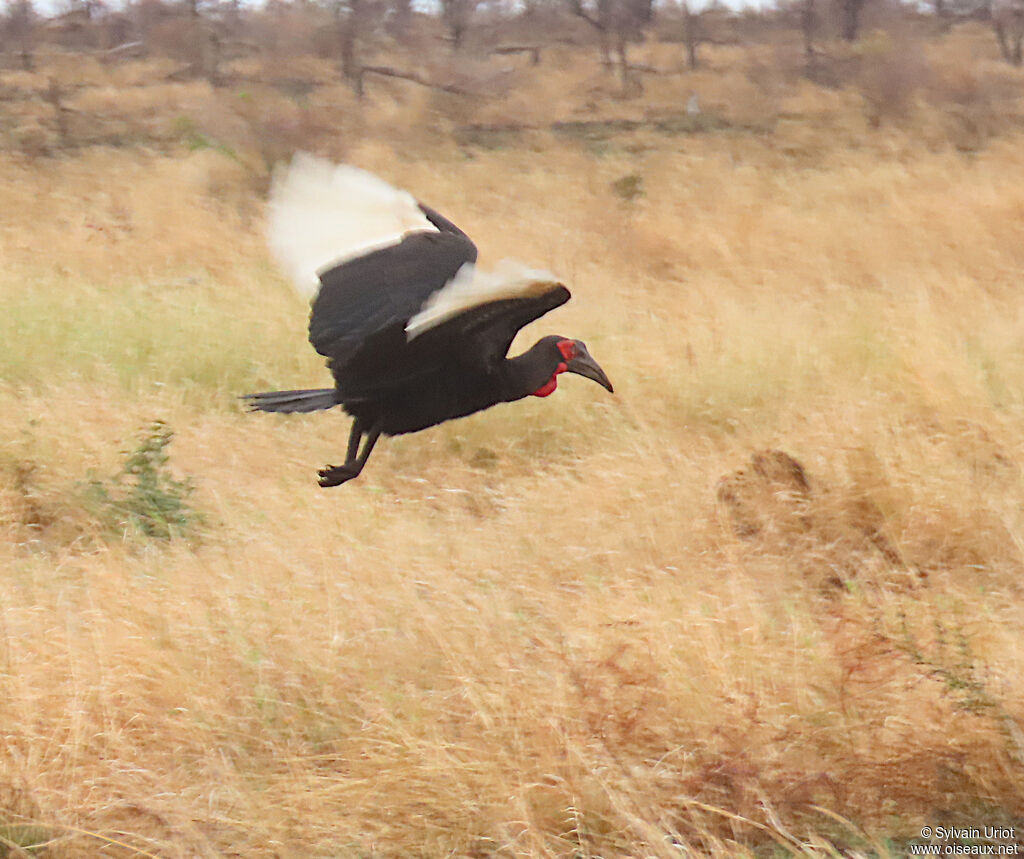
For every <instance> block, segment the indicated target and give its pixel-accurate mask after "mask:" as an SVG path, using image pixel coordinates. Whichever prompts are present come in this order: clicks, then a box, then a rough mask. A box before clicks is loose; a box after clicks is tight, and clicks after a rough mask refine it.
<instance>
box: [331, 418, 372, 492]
mask: <svg viewBox="0 0 1024 859" xmlns="http://www.w3.org/2000/svg"><path fill="white" fill-rule="evenodd" d="M364 426H365V424H364V423H363V422H362V421H360V420H359V419H358V418H357V419H356V420H355V421H354V422H353V423H352V432H351V433H349V437H348V452H347V453H346V454H345V464H344V465H328V466H327V467H326V468H322V469H320V485H321V486H324V487H327V486H340V485H341V484H342V483H345V482H346V481H348V480H351V479H352V478H353V477H358V476H359V472H361V471H362V470H363V466H364V465H366V460H368V459H369V458H370V452H371V451H372V450H373V446H374V445H375V444H376V443H377V439H378V438H380V424H379V423H375V424H374V425H373V426H372V427H370V429H369V430H365V429H364ZM364 435H365V436H366V441H365V442H364V444H363V452H362V453H361V454H360V453H359V443H360V442H361V441H362V439H363V436H364Z"/></svg>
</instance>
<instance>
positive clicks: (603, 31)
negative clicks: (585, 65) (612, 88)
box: [565, 0, 654, 84]
mask: <svg viewBox="0 0 1024 859" xmlns="http://www.w3.org/2000/svg"><path fill="white" fill-rule="evenodd" d="M565 2H566V4H567V5H568V8H569V11H570V12H572V14H574V15H576V16H577V17H578V18H582V19H583V20H584V21H586V22H587V23H588V24H590V26H591V27H593V28H594V30H595V31H596V32H597V34H598V45H599V47H600V50H601V62H602V63H604V65H605V66H606V67H607V68H611V67H612V66H613V64H617V65H618V67H619V73H620V75H621V77H622V82H623V84H625V83H626V82H627V80H628V77H629V60H628V56H627V51H628V47H629V43H630V42H631V41H636V40H639V39H640V38H642V37H643V31H644V28H645V27H647V26H648V25H649V24H650V23H651V20H652V19H653V17H654V4H653V2H652V0H565ZM613 55H614V63H613Z"/></svg>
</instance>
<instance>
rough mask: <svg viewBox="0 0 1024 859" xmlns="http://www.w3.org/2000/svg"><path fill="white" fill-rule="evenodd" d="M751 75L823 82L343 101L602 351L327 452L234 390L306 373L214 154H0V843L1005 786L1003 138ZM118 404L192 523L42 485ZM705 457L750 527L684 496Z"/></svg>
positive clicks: (911, 829)
mask: <svg viewBox="0 0 1024 859" xmlns="http://www.w3.org/2000/svg"><path fill="white" fill-rule="evenodd" d="M421 96H422V101H419V100H418V99H420V98H421ZM651 98H652V99H654V96H651ZM787 98H798V99H801V100H802V103H803V104H804V106H805V108H806V110H807V111H808V113H810V112H812V111H813V110H819V111H821V112H823V113H824V112H827V113H829V115H830V116H832V117H833V118H834V123H833V124H831V125H829V126H828V127H824V126H823V125H821V124H816V122H814V121H811V120H807V121H806V122H804V123H803V124H801V123H795V124H791V125H788V126H780V127H779V128H778V129H777V130H776V132H775V133H773V134H764V135H756V136H754V135H750V134H747V133H740V132H737V133H724V134H715V135H686V136H681V137H671V136H666V135H663V134H658V133H656V132H652V131H648V130H640V131H638V132H636V133H635V134H632V135H629V136H628V138H621V139H614V140H612V141H610V142H607V143H605V144H602V146H601V148H600V150H599V151H595V149H594V147H592V146H590V145H588V144H587V145H581V144H579V143H577V142H574V141H572V140H565V139H559V138H557V137H556V136H552V135H549V134H546V133H536V134H534V135H531V136H528V137H524V138H523V139H522V140H521V141H520V143H521V144H522V145H521V146H516V147H510V148H504V149H499V150H493V151H489V150H482V149H473V150H471V151H469V154H470V155H471V157H467V150H466V149H465V148H463V147H455V146H452V145H450V144H447V143H445V142H444V141H443V139H442V136H441V135H438V136H437V137H431V138H429V140H428V141H427V143H426V144H425V146H426V147H427V150H426V152H425V154H421V155H416V154H415V151H414V150H413V149H412V148H410V147H411V140H412V133H413V131H414V129H415V128H416V123H417V122H418V123H419V124H420V125H419V127H420V128H422V127H423V124H424V122H426V119H425V117H428V118H429V117H430V116H431V115H430V114H423V113H422V112H423V111H427V110H429V109H431V107H433V109H435V110H436V109H439V106H438V104H437V103H436V102H434V101H432V98H431V97H430V96H429V94H426V93H424V94H416V95H415V96H410V97H409V99H410V101H411V102H412V104H409V105H406V107H407V109H408V110H409V111H412V112H413V114H412V115H414V116H415V115H417V114H416V112H417V111H419V112H420V114H419V119H418V120H414V119H410V118H409V116H410V114H409V113H405V112H402V111H395V110H394V109H393V108H389V107H388V106H387V103H383V100H382V103H381V104H379V105H376V106H370V107H368V108H366V111H367V113H366V115H365V116H364V117H363V119H362V120H360V121H362V122H364V123H366V128H367V129H368V131H367V133H366V134H364V135H363V136H362V138H360V139H359V140H356V139H354V138H353V139H349V140H347V141H346V148H347V150H348V157H349V158H350V159H351V160H352V161H353V162H355V163H357V164H359V165H361V166H364V167H367V168H369V169H372V170H376V171H378V172H380V173H381V174H383V175H385V176H386V177H388V178H389V179H391V180H392V181H394V182H396V183H398V184H401V185H404V186H407V187H409V188H411V189H413V190H414V191H415V192H416V193H417V194H418V195H419V196H420V197H421V198H422V199H424V200H426V201H429V202H430V203H431V204H432V205H434V206H436V207H437V208H438V209H440V210H441V211H443V212H446V213H447V214H449V215H450V216H452V217H453V218H454V219H455V220H456V221H457V222H458V223H459V224H460V225H461V226H463V227H464V228H465V229H467V231H469V232H470V233H471V234H472V235H473V236H474V237H475V238H476V239H477V241H478V244H479V245H480V247H481V251H482V254H483V256H484V257H485V258H486V259H489V260H492V261H493V260H497V259H499V258H501V257H502V256H504V255H516V256H519V257H521V258H523V259H525V260H530V261H533V262H535V263H537V264H539V265H543V266H546V267H550V268H552V269H553V270H555V271H557V272H559V273H560V274H561V275H562V276H563V277H564V278H566V279H567V281H568V282H569V283H571V285H572V287H573V289H574V293H575V296H576V297H575V300H574V301H573V302H572V303H570V304H569V305H568V306H566V307H565V308H564V309H562V310H559V311H558V312H557V314H554V315H552V316H551V317H550V318H549V319H545V320H543V321H542V323H540V324H538V325H537V326H535V329H534V330H531V331H529V332H527V334H525V335H524V336H523V338H521V339H522V340H524V341H528V340H531V338H532V337H534V336H536V335H537V334H538V333H549V332H559V333H564V334H567V335H572V336H577V337H581V338H583V339H585V340H586V341H587V342H588V345H589V346H590V347H591V349H592V351H593V353H594V355H595V356H596V357H597V358H598V360H600V361H601V363H602V365H603V366H604V367H605V368H606V370H607V371H608V373H609V375H610V376H611V378H612V379H613V381H614V382H615V385H616V394H615V396H614V397H608V396H605V395H604V394H603V392H602V391H600V390H599V389H597V388H596V387H595V386H593V385H590V384H588V383H586V382H582V381H578V383H574V380H569V381H568V382H566V383H564V384H563V385H562V386H561V389H560V390H559V392H558V393H557V394H556V395H555V396H554V397H552V398H549V399H548V400H545V401H539V400H538V401H532V400H531V401H530V402H524V403H519V404H515V405H511V406H503V407H499V408H495V409H493V410H491V411H489V412H487V413H484V414H481V415H478V416H475V417H473V418H470V419H466V420H463V421H458V422H454V423H451V424H448V425H445V426H442V427H439V428H436V429H433V430H430V431H427V432H424V433H421V434H418V435H416V436H412V437H405V438H399V439H393V440H388V441H386V442H385V443H383V444H382V446H381V448H380V449H379V451H378V452H377V453H376V454H375V455H374V457H373V459H372V460H371V462H370V464H369V466H368V467H367V471H366V472H365V473H364V474H363V476H362V477H361V478H360V479H359V480H358V481H356V482H354V483H352V484H349V485H347V486H345V487H344V488H342V489H340V490H334V491H322V490H320V489H318V488H317V487H316V485H315V479H314V471H315V469H316V468H317V467H319V466H321V465H322V464H324V463H325V462H329V461H336V460H337V457H338V455H339V453H340V452H341V450H342V446H343V444H344V441H345V437H346V433H347V426H346V423H345V421H343V420H342V419H341V416H340V415H334V414H319V415H310V416H297V417H295V418H293V419H288V418H282V417H279V416H271V415H249V414H245V413H243V412H242V410H241V409H240V408H239V406H238V405H237V403H236V401H235V396H236V395H237V394H240V393H244V392H247V391H254V390H264V389H267V388H271V387H275V386H295V387H301V386H303V385H309V386H318V385H322V384H324V383H325V380H326V378H327V376H326V371H325V370H323V368H322V367H321V365H320V362H319V359H318V358H317V356H316V355H314V354H313V353H312V350H310V349H309V348H308V346H307V345H306V343H305V336H304V322H305V308H304V307H303V305H302V302H301V301H300V300H299V299H298V298H296V297H294V296H293V295H292V294H291V293H290V291H289V290H288V287H287V286H286V285H285V283H284V282H283V280H282V279H281V278H280V277H279V276H278V275H277V274H276V273H275V272H274V271H273V269H272V267H271V264H270V262H269V259H268V257H267V254H266V252H265V250H264V248H263V243H262V238H261V234H260V233H261V229H262V227H261V213H260V204H259V200H258V197H257V195H256V192H255V190H254V188H258V187H259V186H260V183H261V182H262V181H263V178H264V176H263V175H262V174H261V172H260V171H261V169H262V168H260V167H259V166H258V165H259V161H258V158H255V159H250V157H249V155H248V153H246V152H240V153H237V155H238V157H237V158H231V157H228V156H227V155H224V154H220V153H218V152H216V151H213V150H209V149H208V150H204V151H200V152H194V153H192V154H185V153H180V152H172V153H170V154H157V153H154V152H146V151H140V150H122V151H112V150H88V151H83V152H82V153H80V154H78V155H76V156H75V157H73V158H64V159H54V160H36V161H34V162H26V161H24V160H22V159H21V158H20V157H15V156H3V157H2V158H0V177H2V179H3V181H2V182H0V294H2V296H3V306H4V309H5V313H4V318H3V319H2V320H0V378H2V380H3V381H2V383H0V537H2V542H0V570H2V571H3V573H2V576H3V579H2V588H0V839H6V840H7V841H10V842H15V843H20V844H27V843H29V842H31V841H32V840H47V839H48V840H51V842H52V843H51V846H50V849H49V851H48V852H47V854H46V855H49V856H54V857H63V856H75V857H77V856H93V855H100V852H101V850H102V851H104V854H103V855H118V856H121V855H123V856H130V855H152V856H161V857H194V856H204V857H206V856H209V857H219V856H289V857H307V856H324V857H326V856H332V857H333V856H338V857H341V856H345V857H347V856H352V857H356V856H403V857H404V856H448V855H451V856H456V855H458V856H485V855H501V856H513V855H527V856H552V857H554V856H564V857H570V856H579V857H582V856H604V857H609V856H659V857H661V856H664V857H671V856H678V855H680V854H681V848H688V849H690V850H691V851H693V853H695V854H696V855H712V856H737V855H755V854H756V855H774V853H777V854H778V855H786V854H808V855H822V856H825V855H835V851H836V850H846V851H858V852H860V853H862V854H869V853H874V854H878V855H891V856H896V855H901V854H902V852H903V850H904V845H905V843H906V840H907V839H908V838H911V837H913V836H914V835H916V833H917V832H918V831H919V829H920V826H921V824H922V823H923V822H925V821H932V822H946V823H948V822H955V823H958V824H965V825H984V824H990V825H995V824H1004V823H1007V824H1009V823H1012V822H1013V821H1014V820H1016V821H1017V824H1018V827H1019V825H1020V818H1021V815H1022V814H1024V788H1022V785H1024V764H1022V757H1024V739H1022V726H1024V708H1022V703H1021V702H1022V701H1024V679H1022V678H1024V646H1022V644H1021V642H1022V640H1024V638H1022V633H1024V611H1022V608H1024V579H1022V575H1024V559H1022V555H1021V541H1022V539H1024V512H1022V511H1024V505H1022V500H1024V473H1022V468H1021V464H1022V463H1024V431H1022V429H1021V426H1022V425H1024V424H1022V420H1021V418H1022V417H1024V394H1022V392H1024V371H1022V370H1021V367H1022V366H1024V363H1022V360H1021V359H1022V357H1024V355H1022V353H1024V338H1022V335H1021V317H1022V311H1024V304H1022V299H1021V294H1020V284H1021V281H1022V274H1024V148H1022V142H1024V140H1022V138H1020V137H1019V136H1018V137H1005V138H1001V139H997V140H995V141H994V142H992V143H990V144H989V145H988V146H987V147H985V148H984V149H982V150H981V151H979V152H977V153H976V154H975V155H974V156H972V157H971V158H967V157H964V156H963V155H961V154H958V153H956V152H955V151H953V150H952V149H950V147H949V146H945V145H944V146H941V147H931V149H929V147H926V146H923V145H921V144H920V142H919V141H918V137H917V135H916V132H908V131H905V130H903V131H898V130H897V131H894V130H892V129H891V128H882V129H879V130H874V131H873V130H871V129H869V128H867V126H866V125H865V123H864V120H863V117H862V116H861V115H860V114H859V113H858V111H859V106H858V105H856V104H854V105H853V106H852V107H851V105H850V104H849V102H848V96H834V95H830V94H827V93H821V92H818V91H813V92H812V91H810V90H807V89H804V90H801V91H800V92H796V91H794V93H792V94H791V95H790V96H787ZM653 107H654V106H652V109H653ZM526 109H527V107H523V110H526ZM543 109H544V110H547V109H548V108H547V107H545V108H543ZM617 109H618V108H617ZM399 114H401V117H402V119H401V123H398V122H396V123H395V124H393V125H392V124H389V123H390V122H391V120H392V119H394V118H395V117H396V116H398V115H399ZM433 116H434V118H435V119H436V122H438V123H440V124H443V123H444V122H445V120H444V118H443V117H442V116H438V115H436V114H434V115H433ZM836 127H845V128H847V129H848V130H849V134H847V135H840V136H838V137H835V138H834V137H832V136H831V132H832V130H834V129H835V128H836ZM794 128H795V129H796V131H794ZM382 129H386V130H382ZM851 139H855V140H856V141H858V145H857V146H855V147H852V146H848V145H847V144H848V143H849V142H850V140H851ZM332 145H333V144H332ZM932 150H934V151H932ZM627 176H636V177H639V183H640V187H641V188H642V190H643V194H642V196H639V197H638V198H637V199H635V200H634V201H633V202H625V201H623V200H622V199H620V197H619V196H618V195H617V194H616V193H615V191H614V190H613V187H614V183H615V182H616V181H617V180H619V179H622V178H623V177H627ZM156 418H162V419H164V420H166V421H167V422H168V423H169V424H170V425H171V426H172V427H173V428H174V429H175V431H176V437H175V440H174V443H173V445H172V446H171V448H170V452H171V470H172V471H174V472H175V473H176V474H179V475H180V474H187V475H190V476H191V477H192V478H193V479H194V481H195V483H196V485H197V489H196V493H195V495H194V497H193V499H192V500H193V504H194V506H195V507H196V508H197V509H199V510H200V511H201V512H202V513H203V514H204V516H205V522H204V524H203V525H202V526H201V529H200V530H199V532H198V533H193V534H192V535H190V536H187V537H185V538H183V539H179V540H174V541H170V542H166V543H164V542H161V541H154V540H148V541H147V540H146V539H144V538H142V537H141V536H140V535H138V534H135V533H132V532H131V531H130V529H127V530H126V533H125V534H124V535H123V537H121V538H117V537H112V536H111V534H110V531H109V528H108V527H107V525H105V524H104V523H103V522H102V521H101V520H100V519H99V518H97V514H96V512H95V510H93V509H90V508H89V506H88V505H86V504H84V503H83V497H84V495H83V487H84V485H85V484H86V483H87V482H88V481H89V480H90V479H91V478H92V477H95V476H100V477H103V476H106V475H110V474H112V473H114V472H116V471H117V469H118V468H119V466H120V463H121V460H122V455H121V451H123V450H128V449H131V448H132V447H133V446H134V445H135V444H136V438H137V434H138V432H139V430H140V428H142V427H145V426H146V425H147V424H148V423H149V422H151V421H152V420H153V419H156ZM766 449H775V450H782V451H785V452H786V453H787V454H788V455H790V456H791V457H795V459H796V460H797V461H799V463H800V464H801V465H802V467H803V469H804V470H805V472H806V476H807V481H808V489H807V492H806V493H804V492H803V491H802V490H801V491H799V492H798V491H795V490H794V485H793V484H792V483H787V482H786V481H785V480H784V479H781V478H779V477H778V472H777V470H773V467H772V466H766V465H764V462H765V460H763V459H762V460H760V461H759V462H761V465H760V466H759V465H758V461H755V462H753V463H752V462H751V456H752V455H753V454H755V453H757V452H758V451H764V450H766ZM741 468H745V469H746V471H744V473H743V475H742V476H740V477H737V478H735V479H734V480H733V483H732V484H729V485H734V486H735V487H737V489H736V492H737V493H739V495H737V497H739V498H741V500H742V502H743V503H744V504H747V505H751V504H752V505H754V506H755V507H756V518H757V522H758V523H759V524H758V525H757V527H756V528H754V529H749V528H748V529H744V528H742V527H741V528H737V527H736V517H735V513H734V511H731V510H730V508H729V502H728V501H721V500H719V498H718V497H717V496H719V495H721V494H722V493H720V492H716V490H717V488H718V487H719V481H720V480H721V479H722V478H723V477H726V476H727V475H733V474H734V473H735V472H736V471H737V470H738V469H741ZM734 494H735V493H734ZM1019 831H1020V829H1019V828H1018V832H1019ZM4 843H5V842H4V840H0V844H4ZM773 851H774V852H773ZM13 855H18V854H13Z"/></svg>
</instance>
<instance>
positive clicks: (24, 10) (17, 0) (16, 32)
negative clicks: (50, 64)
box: [0, 0, 36, 72]
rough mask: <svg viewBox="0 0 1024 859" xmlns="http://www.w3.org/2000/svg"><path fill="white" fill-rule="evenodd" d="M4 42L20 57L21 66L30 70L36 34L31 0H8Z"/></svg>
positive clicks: (3, 30)
mask: <svg viewBox="0 0 1024 859" xmlns="http://www.w3.org/2000/svg"><path fill="white" fill-rule="evenodd" d="M0 32H2V33H3V40H4V43H5V44H10V45H11V46H12V47H13V48H14V50H15V51H16V52H17V54H18V56H19V57H20V59H21V67H22V68H23V69H24V70H25V71H26V72H28V71H32V67H33V65H34V59H33V58H34V48H35V34H36V13H35V10H34V9H33V8H32V0H8V2H7V14H6V15H5V17H4V20H3V26H2V30H0Z"/></svg>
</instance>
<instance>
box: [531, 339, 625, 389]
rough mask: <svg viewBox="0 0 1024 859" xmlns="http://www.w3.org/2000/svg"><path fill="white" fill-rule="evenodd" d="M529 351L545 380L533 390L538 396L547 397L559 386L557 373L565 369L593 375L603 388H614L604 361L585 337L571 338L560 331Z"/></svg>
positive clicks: (588, 375)
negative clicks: (593, 352)
mask: <svg viewBox="0 0 1024 859" xmlns="http://www.w3.org/2000/svg"><path fill="white" fill-rule="evenodd" d="M530 353H531V354H532V355H533V356H534V362H536V366H537V367H538V369H539V370H540V371H541V374H542V375H541V378H542V379H543V380H544V381H543V384H542V385H541V386H540V387H539V388H537V389H536V390H534V391H532V393H533V396H535V397H547V396H549V395H551V394H553V393H554V392H555V389H556V388H557V387H558V377H559V376H560V375H561V374H562V373H576V374H577V375H578V376H586V377H587V378H588V379H593V380H594V381H595V382H597V384H599V385H600V386H601V387H602V388H605V389H606V390H608V391H609V392H611V393H614V392H615V389H614V388H612V383H611V382H610V381H609V379H608V377H607V376H606V375H605V372H604V370H602V369H601V365H600V364H598V363H597V361H595V360H594V359H593V358H592V357H591V355H590V352H588V351H587V347H586V345H585V344H584V343H583V341H582V340H572V339H570V338H568V337H562V336H560V335H558V334H552V335H551V336H549V337H544V338H542V339H541V340H538V341H537V343H536V344H535V345H534V347H533V349H531V350H530Z"/></svg>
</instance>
